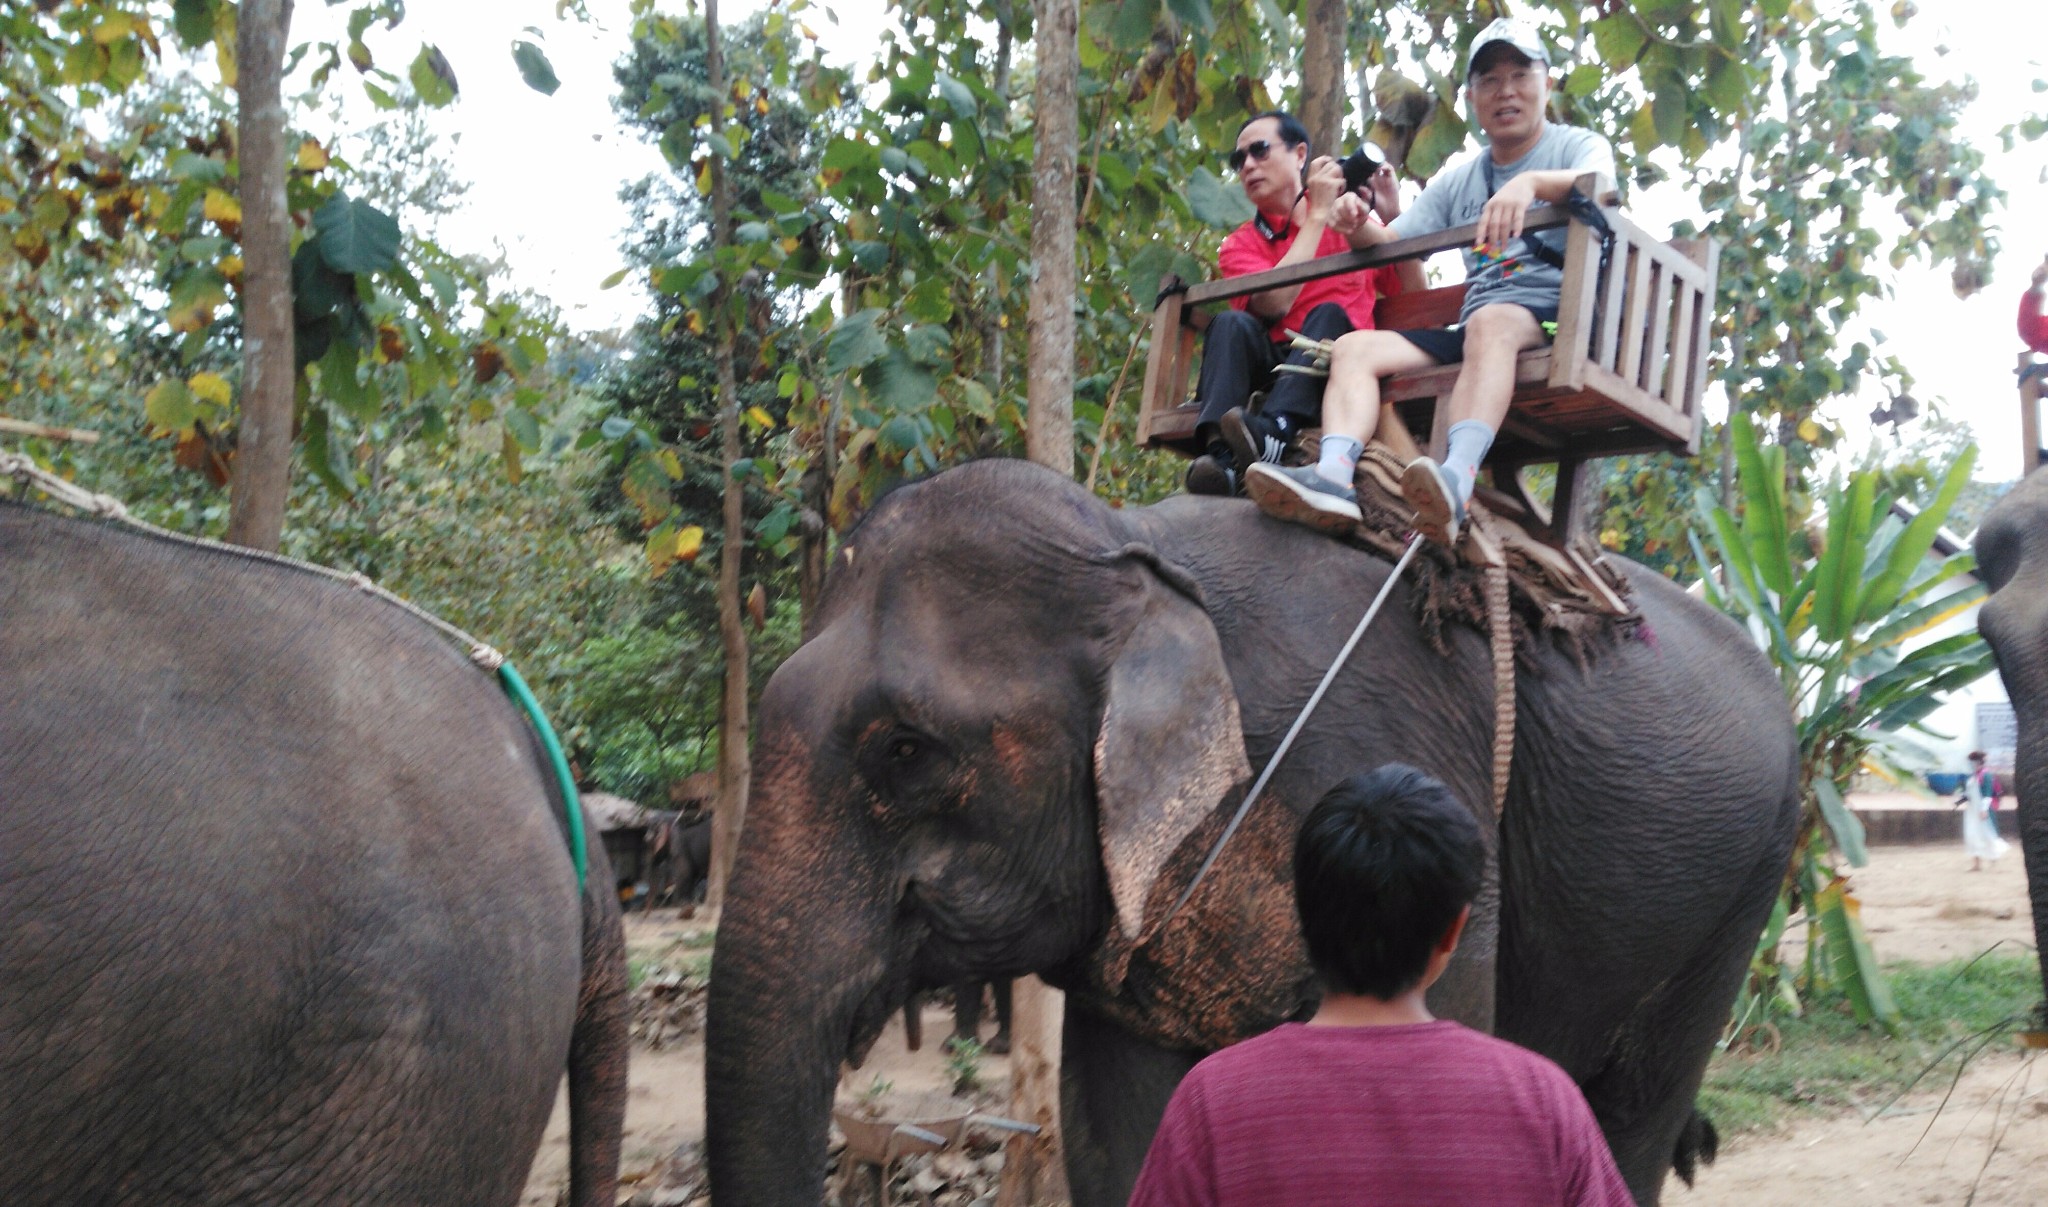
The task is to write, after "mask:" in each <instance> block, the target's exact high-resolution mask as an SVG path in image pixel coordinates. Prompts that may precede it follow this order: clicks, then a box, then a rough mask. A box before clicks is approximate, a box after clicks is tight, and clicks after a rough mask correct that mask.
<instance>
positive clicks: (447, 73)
mask: <svg viewBox="0 0 2048 1207" xmlns="http://www.w3.org/2000/svg"><path fill="white" fill-rule="evenodd" d="M407 78H408V79H410V80H411V81H412V87H413V91H414V92H417V93H419V95H420V99H421V100H422V101H425V102H426V103H427V104H428V105H430V106H432V107H433V108H436V109H439V108H441V107H443V106H444V105H447V104H449V103H450V102H452V101H453V100H454V99H455V97H456V94H457V93H459V92H461V91H462V87H461V85H459V84H457V83H456V82H455V69H454V68H453V67H450V66H449V65H448V60H447V59H446V58H445V57H443V55H442V54H441V51H440V49H439V48H438V47H435V46H431V45H429V46H422V47H420V52H419V54H417V55H415V56H413V60H412V68H411V70H410V71H408V72H407Z"/></svg>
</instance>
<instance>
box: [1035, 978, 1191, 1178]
mask: <svg viewBox="0 0 2048 1207" xmlns="http://www.w3.org/2000/svg"><path fill="white" fill-rule="evenodd" d="M1061 1045H1062V1046H1061V1051H1060V1127H1061V1130H1062V1132H1063V1135H1062V1136H1061V1140H1062V1141H1063V1142H1064V1143H1065V1145H1066V1149H1067V1186H1068V1189H1069V1190H1071V1191H1072V1192H1073V1204H1074V1207H1123V1205H1124V1204H1125V1203H1128V1202H1129V1201H1130V1198H1131V1187H1132V1186H1134V1185H1136V1184H1137V1181H1138V1170H1139V1169H1140V1168H1142V1167H1143V1166H1144V1164H1145V1152H1146V1150H1147V1149H1149V1148H1150V1147H1151V1145H1152V1133H1153V1132H1155V1131H1157V1130H1158V1129H1159V1120H1160V1118H1161V1117H1162V1116H1163V1115H1165V1113H1166V1101H1167V1099H1169V1098H1171V1097H1173V1091H1174V1087H1176V1086H1178V1085H1179V1084H1180V1081H1181V1078H1183V1077H1185V1076H1187V1072H1188V1070H1189V1069H1192V1068H1194V1067H1195V1062H1196V1061H1198V1060H1200V1059H1201V1058H1202V1053H1199V1052H1179V1051H1169V1050H1167V1049H1164V1048H1158V1047H1154V1046H1153V1045H1151V1044H1148V1043H1144V1042H1142V1041H1140V1040H1137V1039H1133V1038H1132V1037H1131V1036H1130V1035H1128V1034H1126V1033H1125V1032H1124V1031H1123V1030H1122V1029H1121V1028H1119V1027H1118V1026H1116V1025H1115V1024H1114V1023H1110V1022H1106V1021H1104V1020H1103V1019H1100V1018H1097V1017H1096V1016H1094V1015H1092V1014H1089V1013H1088V1012H1087V1011H1085V1010H1078V1009H1074V1008H1072V1007H1069V1008H1068V1010H1067V1019H1066V1029H1065V1032H1064V1035H1063V1038H1062V1040H1061Z"/></svg>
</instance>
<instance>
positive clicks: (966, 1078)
mask: <svg viewBox="0 0 2048 1207" xmlns="http://www.w3.org/2000/svg"><path fill="white" fill-rule="evenodd" d="M981 1057H982V1047H981V1041H980V1040H978V1039H960V1040H954V1039H948V1040H947V1041H946V1076H948V1077H950V1078H952V1079H953V1094H954V1096H955V1097H963V1098H964V1097H966V1096H967V1095H969V1094H972V1093H973V1092H975V1091H976V1090H978V1089H980V1088H981V1085H982V1082H981Z"/></svg>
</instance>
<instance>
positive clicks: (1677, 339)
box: [1138, 174, 1720, 544]
mask: <svg viewBox="0 0 2048 1207" xmlns="http://www.w3.org/2000/svg"><path fill="white" fill-rule="evenodd" d="M1576 187H1577V190H1578V192H1579V194H1580V195H1581V197H1583V198H1590V199H1593V200H1594V204H1593V205H1592V206H1587V207H1584V209H1583V210H1582V212H1586V213H1589V214H1591V213H1597V215H1598V216H1599V217H1602V218H1604V219H1605V220H1606V226H1607V227H1608V229H1609V230H1610V231H1611V232H1612V242H1611V244H1610V243H1608V241H1607V239H1606V238H1604V237H1603V235H1602V233H1601V232H1600V231H1599V230H1597V229H1596V228H1595V226H1594V225H1592V224H1589V222H1587V221H1584V220H1581V219H1579V218H1575V217H1574V216H1573V215H1572V213H1571V210H1570V208H1569V207H1568V206H1565V205H1546V206H1539V207H1536V208H1534V209H1531V210H1530V211H1529V216H1528V221H1527V224H1526V227H1525V229H1527V230H1530V231H1538V230H1549V229H1552V228H1555V227H1559V226H1569V227H1570V230H1569V232H1568V233H1567V235H1566V239H1565V253H1564V270H1563V271H1564V286H1563V290H1562V293H1561V295H1560V298H1559V309H1558V316H1557V337H1556V339H1555V340H1554V341H1553V342H1552V343H1551V344H1550V345H1549V346H1547V347H1542V348H1533V349H1530V350H1529V351H1526V352H1524V353H1522V355H1521V357H1520V359H1519V361H1518V363H1517V367H1516V372H1515V396H1514V402H1513V404H1512V405H1511V406H1510V407H1509V408H1508V416H1507V419H1506V421H1505V422H1504V423H1503V424H1502V426H1501V431H1500V435H1499V437H1498V438H1497V439H1496V440H1495V442H1494V445H1493V449H1492V451H1491V452H1490V453H1489V454H1488V455H1487V459H1486V468H1487V469H1488V470H1489V471H1490V476H1491V479H1492V484H1493V487H1494V489H1495V490H1496V491H1498V492H1500V494H1502V495H1505V496H1506V497H1507V499H1508V500H1509V501H1510V502H1511V503H1512V504H1514V505H1515V507H1516V508H1518V509H1520V510H1521V511H1523V513H1524V514H1523V516H1522V517H1520V518H1522V519H1523V520H1524V522H1525V523H1527V524H1528V525H1529V526H1530V527H1531V528H1532V530H1534V531H1537V532H1538V533H1539V534H1541V535H1544V536H1545V537H1546V538H1547V539H1549V540H1551V541H1553V542H1555V543H1558V544H1564V543H1565V542H1566V541H1567V540H1568V539H1569V538H1570V537H1571V536H1572V535H1573V534H1574V533H1575V532H1577V531H1579V530H1580V529H1581V528H1582V526H1583V524H1584V523H1585V518H1586V517H1585V516H1584V514H1583V513H1584V512H1585V511H1586V510H1587V505H1586V501H1585V494H1586V493H1587V492H1584V491H1581V490H1580V488H1579V487H1580V477H1581V475H1580V470H1581V467H1582V466H1583V464H1584V463H1585V462H1586V461H1587V460H1590V459H1593V458H1598V457H1613V456H1620V455H1622V454H1626V453H1646V452H1671V453H1677V454H1680V455H1682V456H1693V455H1696V454H1697V453H1698V452H1699V445H1700V397H1701V395H1702V394H1703V393H1704V392H1705V389H1706V375H1707V374H1706V369H1707V350H1708V347H1709V340H1710V338H1711V332H1710V325H1711V323H1712V321H1713V299H1714V280H1715V268H1716V263H1717V260H1718V258H1719V255H1720V248H1719V245H1718V244H1717V243H1715V242H1714V241H1712V240H1707V239H1675V240H1671V241H1669V242H1666V241H1664V240H1661V239H1658V238H1656V237H1654V236H1652V235H1650V234H1649V233H1647V232H1645V231H1644V230H1642V228H1640V227H1638V226H1636V225H1635V224H1634V223H1632V222H1630V221H1629V220H1628V219H1627V218H1626V217H1624V216H1623V215H1622V213H1621V211H1620V209H1619V208H1618V207H1617V206H1616V205H1615V198H1616V193H1615V190H1614V186H1613V183H1612V182H1611V181H1609V180H1607V179H1606V178H1605V177H1603V176H1597V175H1592V174H1589V175H1586V176H1583V177H1581V178H1580V179H1579V181H1578V184H1577V186H1576ZM1476 237H1477V228H1476V227H1474V226H1460V227H1455V228H1453V229H1451V230H1446V231H1441V232H1438V233H1436V234H1432V235H1422V236H1417V237H1416V238H1412V239H1401V240H1397V241H1395V242H1392V243H1386V244H1383V245H1381V246H1379V247H1375V248H1371V249H1369V250H1366V251H1353V252H1347V253H1344V254H1342V255H1336V256H1324V257H1322V258H1320V259H1315V260H1310V261H1308V262H1307V263H1303V264H1296V265H1290V266H1288V267H1285V268H1276V269H1271V270H1269V271H1266V272H1261V273H1252V274H1250V275H1247V276H1241V277H1229V278H1225V279H1223V280H1217V281H1208V282H1204V283H1201V284H1196V285H1188V284H1185V283H1184V282H1182V281H1181V280H1180V279H1179V278H1177V277H1172V276H1169V277H1167V278H1165V279H1164V280H1163V281H1161V283H1160V294H1159V299H1158V303H1157V308H1156V310H1155V312H1154V314H1153V318H1152V344H1151V350H1150V352H1149V354H1148V356H1147V358H1146V362H1145V392H1144V401H1143V411H1142V413H1141V415H1140V417H1139V421H1138V440H1139V442H1140V443H1141V444H1146V445H1150V446H1152V447H1155V448H1170V449H1174V450H1176V451H1178V452H1181V453H1183V454H1186V455H1190V456H1192V455H1194V454H1196V453H1198V452H1200V451H1201V450H1200V449H1199V448H1197V447H1195V422H1196V419H1197V417H1198V416H1199V413H1200V410H1201V405H1200V403H1199V402H1198V401H1189V400H1188V394H1189V389H1190V387H1189V374H1190V370H1191V369H1192V367H1193V363H1194V356H1195V351H1196V335H1197V333H1198V332H1200V331H1201V330H1202V329H1203V328H1205V327H1206V326H1207V325H1208V322H1209V314H1208V313H1207V312H1206V311H1205V310H1204V309H1202V308H1203V307H1204V306H1208V305H1214V304H1217V303H1223V302H1227V301H1228V300H1229V299H1231V298H1236V297H1243V296H1245V295H1247V294H1253V293H1259V292H1261V291H1263V290H1267V289H1272V288H1275V287H1279V286H1286V285H1294V284H1298V283H1300V282H1303V281H1309V280H1314V279H1316V278H1319V277H1327V276H1334V275H1336V274H1338V273H1344V272H1353V271H1356V270H1358V269H1361V268H1376V267H1381V266H1384V265H1388V264H1396V263H1399V262H1401V261H1403V260H1413V259H1420V258H1422V257H1425V256H1429V255H1432V254H1434V253H1436V252H1440V251H1448V250H1450V249H1453V248H1463V247H1469V246H1471V245H1472V243H1473V242H1474V240H1475V239H1476ZM1464 297H1465V287H1464V286H1463V285H1453V286H1448V287H1445V288H1441V289H1429V290H1423V291H1420V292H1416V293H1407V294H1401V295H1397V296H1395V297H1385V298H1381V299H1380V300H1379V301H1378V302H1377V303H1376V304H1375V305H1374V306H1373V323H1374V325H1375V326H1376V327H1378V328H1380V329H1382V330H1391V329H1397V328H1422V327H1447V326H1450V325H1451V324H1453V323H1455V322H1457V321H1458V309H1459V306H1460V304H1461V303H1462V302H1463V301H1464ZM1458 368H1459V367H1458V366H1457V365H1442V366H1437V367H1433V368H1428V369H1418V370H1414V371H1411V372H1406V373H1396V374H1394V375H1393V376H1391V377H1386V378H1383V379H1381V383H1380V388H1381V398H1382V401H1383V402H1384V403H1387V404H1390V405H1391V406H1392V407H1393V408H1394V410H1395V412H1396V413H1397V414H1398V415H1399V416H1400V418H1401V419H1402V420H1403V421H1405V427H1406V429H1407V431H1408V432H1409V433H1411V434H1412V435H1413V436H1414V437H1415V438H1416V439H1418V440H1420V439H1425V438H1426V440H1427V445H1428V448H1429V449H1430V451H1431V453H1432V454H1433V455H1434V456H1436V457H1438V458H1441V457H1442V456H1443V453H1444V445H1445V438H1444V431H1445V428H1447V427H1448V426H1449V421H1448V419H1447V417H1446V412H1447V411H1448V409H1449V408H1448V405H1447V402H1448V399H1449V397H1450V393H1451V387H1452V385H1453V384H1454V383H1455V382H1456V381H1457V377H1458ZM1389 426H1390V425H1388V424H1387V423H1386V422H1384V421H1383V422H1382V424H1381V427H1382V429H1383V430H1384V429H1387V428H1389ZM1389 434H1390V435H1391V437H1392V438H1391V439H1389V440H1388V443H1390V444H1394V445H1397V446H1398V445H1400V444H1404V443H1406V442H1405V441H1401V440H1400V438H1399V436H1400V433H1397V432H1396V433H1389ZM1383 438H1384V437H1383ZM1547 462H1554V463H1556V465H1557V486H1556V490H1555V492H1554V495H1553V506H1551V507H1544V506H1541V505H1540V504H1538V503H1536V502H1535V501H1533V500H1532V499H1530V498H1529V496H1528V495H1527V493H1526V492H1525V491H1524V490H1523V487H1522V482H1521V470H1522V468H1523V467H1524V466H1528V465H1537V464H1543V463H1547Z"/></svg>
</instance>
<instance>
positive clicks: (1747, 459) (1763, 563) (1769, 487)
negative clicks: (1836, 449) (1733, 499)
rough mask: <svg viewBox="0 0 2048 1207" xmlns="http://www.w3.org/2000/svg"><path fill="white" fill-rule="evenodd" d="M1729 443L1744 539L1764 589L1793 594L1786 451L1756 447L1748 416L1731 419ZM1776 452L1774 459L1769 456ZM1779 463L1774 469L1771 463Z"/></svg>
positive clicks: (1741, 415) (1754, 431) (1743, 415)
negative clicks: (1739, 493)
mask: <svg viewBox="0 0 2048 1207" xmlns="http://www.w3.org/2000/svg"><path fill="white" fill-rule="evenodd" d="M1728 432H1729V440H1730V442H1731V443H1732V444H1733V445H1734V447H1735V464H1736V472H1737V476H1738V478H1739V479H1740V480H1741V483H1742V500H1743V509H1742V535H1743V537H1744V540H1745V543H1746V544H1747V546H1748V550H1747V551H1748V553H1749V555H1750V558H1751V560H1752V561H1754V562H1755V563H1756V565H1757V568H1758V570H1759V572H1760V573H1761V577H1762V581H1763V583H1764V585H1765V586H1767V587H1769V588H1770V589H1771V590H1773V591H1775V592H1777V593H1778V594H1779V595H1781V596H1782V595H1786V594H1789V593H1790V592H1791V590H1792V562H1791V557H1790V555H1789V553H1788V552H1787V544H1788V540H1787V538H1788V536H1789V532H1788V529H1787V526H1786V525H1787V520H1786V517H1785V470H1784V464H1783V457H1784V450H1783V449H1778V448H1773V449H1771V450H1769V452H1767V451H1765V450H1763V449H1761V448H1759V447H1758V445H1757V438H1756V425H1755V422H1754V421H1753V420H1751V418H1750V417H1749V416H1748V415H1747V414H1742V413H1738V414H1735V415H1733V416H1730V417H1729V422H1728ZM1770 452H1775V453H1777V454H1778V456H1777V457H1776V458H1775V459H1774V458H1772V457H1771V456H1770V455H1769V453H1770ZM1773 460H1776V461H1777V464H1776V465H1775V466H1773V465H1772V464H1771V462H1772V461H1773Z"/></svg>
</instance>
